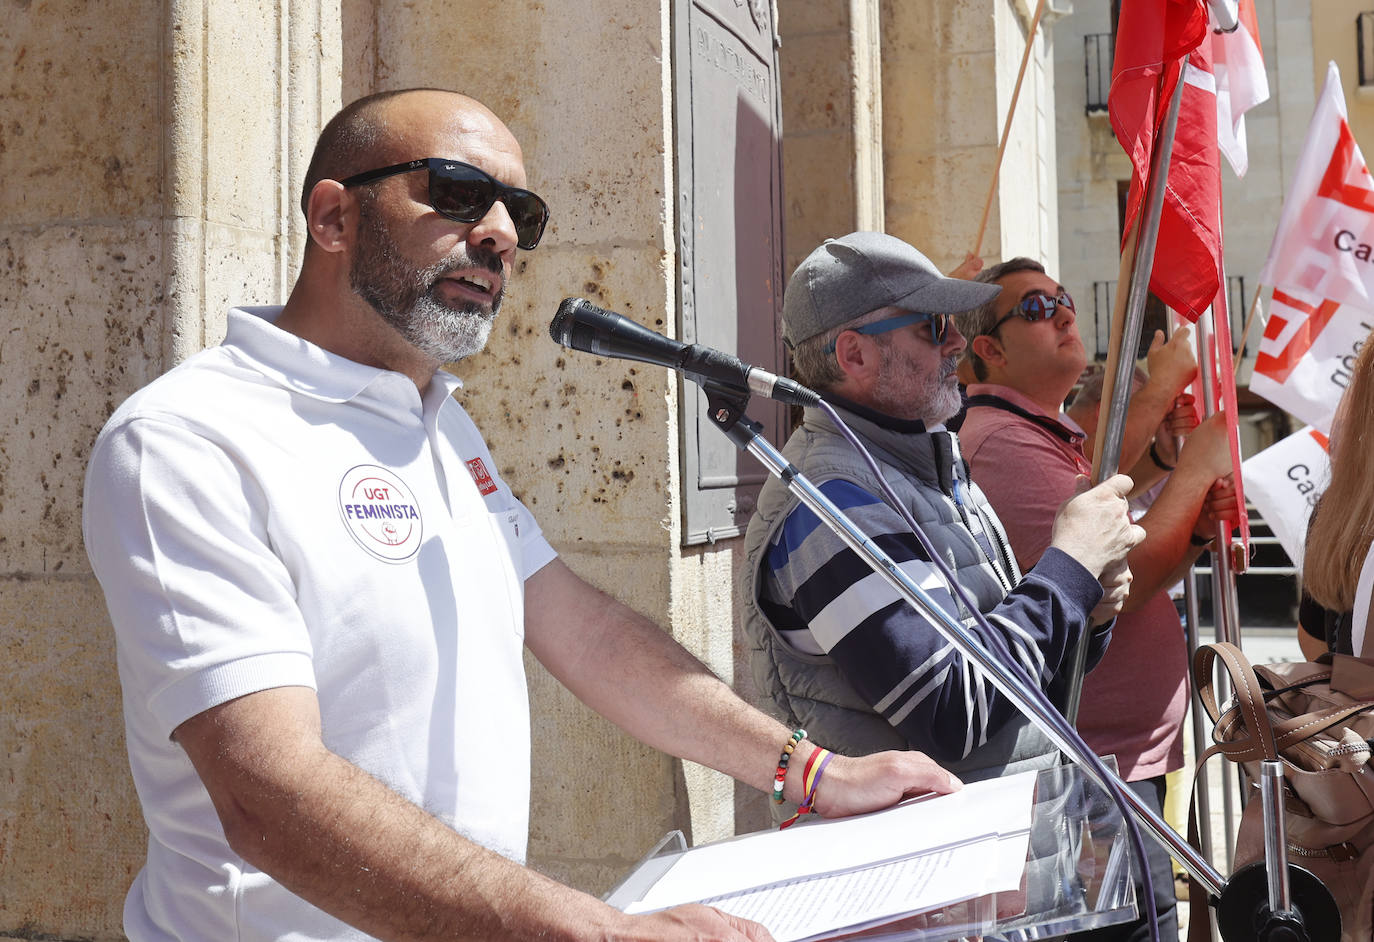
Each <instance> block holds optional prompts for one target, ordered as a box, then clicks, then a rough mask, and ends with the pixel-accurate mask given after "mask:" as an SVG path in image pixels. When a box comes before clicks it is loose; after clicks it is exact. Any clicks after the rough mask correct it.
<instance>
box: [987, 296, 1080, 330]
mask: <svg viewBox="0 0 1374 942" xmlns="http://www.w3.org/2000/svg"><path fill="white" fill-rule="evenodd" d="M1060 305H1063V306H1064V307H1066V308H1068V309H1069V312H1070V313H1075V311H1076V309H1075V308H1074V306H1073V298H1071V297H1069V293H1068V292H1067V291H1061V292H1059V293H1058V294H1056V295H1051V294H1046V293H1045V292H1043V291H1037V292H1036V293H1035V294H1032V295H1029V296H1027V297H1024V298H1022V299H1021V303H1020V304H1018V305H1016V307H1014V308H1012V311H1011V313H1010V314H1007V315H1006V316H1004V317H1003V318H1002V319H1001V320H999V321H998V322H997V323H995V324H993V325H992V326H991V327H989V328H988V331H987V332H988V333H989V334H991V333H995V332H996V330H997V328H999V327H1001V326H1002V325H1003V324H1005V323H1006V322H1007V321H1009V320H1011V319H1012V318H1013V317H1021V318H1025V319H1026V320H1028V321H1030V322H1031V323H1034V322H1035V321H1044V320H1049V319H1050V318H1051V317H1053V316H1054V312H1055V309H1056V308H1058V307H1059V306H1060Z"/></svg>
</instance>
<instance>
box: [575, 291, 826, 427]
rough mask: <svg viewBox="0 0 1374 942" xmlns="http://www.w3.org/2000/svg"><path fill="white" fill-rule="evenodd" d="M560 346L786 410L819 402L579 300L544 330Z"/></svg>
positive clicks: (763, 373) (733, 360) (731, 360)
mask: <svg viewBox="0 0 1374 942" xmlns="http://www.w3.org/2000/svg"><path fill="white" fill-rule="evenodd" d="M549 335H550V336H551V337H553V339H554V341H555V342H556V343H558V344H559V345H560V346H564V347H569V348H571V349H573V350H581V351H583V352H584V353H594V354H596V355H597V356H603V357H610V358H614V359H620V360H639V361H640V362H642V363H653V364H655V365H657V366H666V367H668V369H670V370H677V371H679V372H680V373H682V374H683V375H684V376H686V377H687V378H688V379H690V380H692V381H693V382H695V383H699V384H701V385H703V386H704V385H706V384H707V383H715V384H717V385H721V386H725V387H727V388H729V389H733V390H738V391H740V392H745V393H754V394H757V395H760V396H766V397H768V398H769V399H776V400H778V401H779V402H786V403H788V404H790V405H798V406H814V405H815V404H816V403H818V402H820V401H821V397H820V396H819V395H817V394H816V393H815V392H813V391H811V390H810V389H807V388H806V387H805V386H803V385H802V384H801V383H798V382H796V381H794V380H790V379H787V378H786V377H782V376H777V375H775V374H773V373H770V372H768V371H767V370H761V369H759V368H758V367H756V366H750V365H749V364H748V363H745V362H744V361H742V360H740V359H739V358H737V357H733V356H731V355H730V354H728V353H721V352H720V351H719V350H713V349H711V348H710V347H703V346H700V345H699V344H695V343H682V342H681V341H679V340H673V339H671V338H669V337H665V336H663V335H662V334H658V333H655V332H654V331H652V330H650V329H649V328H647V327H644V326H642V325H640V324H636V323H635V322H634V321H632V320H630V319H629V318H628V317H625V316H623V315H621V314H616V313H614V312H612V311H603V310H602V309H601V308H599V307H597V306H596V305H595V304H592V303H591V302H589V301H586V300H584V299H582V298H564V299H563V303H562V304H560V305H558V313H557V314H555V315H554V316H553V321H552V323H550V324H549Z"/></svg>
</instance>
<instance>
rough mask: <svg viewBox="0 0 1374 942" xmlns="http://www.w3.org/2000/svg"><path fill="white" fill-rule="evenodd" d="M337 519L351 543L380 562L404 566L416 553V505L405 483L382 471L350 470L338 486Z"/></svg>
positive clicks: (419, 529) (420, 527)
mask: <svg viewBox="0 0 1374 942" xmlns="http://www.w3.org/2000/svg"><path fill="white" fill-rule="evenodd" d="M339 515H340V517H341V518H342V519H343V523H344V528H345V529H346V530H348V532H349V534H351V535H352V537H353V539H354V541H355V542H356V543H357V544H358V545H359V546H361V547H362V548H363V549H364V550H366V551H367V552H368V553H369V554H371V555H372V556H375V557H376V558H378V559H380V560H382V561H383V562H388V563H404V562H408V561H410V560H411V559H413V558H414V557H415V554H416V553H417V552H418V551H419V549H420V539H421V537H422V536H423V534H424V524H423V521H422V520H421V519H420V505H419V504H418V503H417V502H416V500H415V495H414V494H412V493H411V491H410V488H408V487H406V485H405V482H404V481H402V480H401V479H400V478H399V477H397V476H396V474H395V472H392V471H389V470H387V469H386V468H379V467H377V466H376V465H375V464H360V465H358V466H357V467H354V468H350V469H349V470H348V472H347V473H346V474H345V475H344V476H343V480H342V481H340V482H339Z"/></svg>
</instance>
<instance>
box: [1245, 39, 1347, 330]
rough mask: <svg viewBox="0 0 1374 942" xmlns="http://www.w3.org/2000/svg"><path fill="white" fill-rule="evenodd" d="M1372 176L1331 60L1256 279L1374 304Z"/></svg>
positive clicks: (1321, 295)
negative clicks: (1265, 257)
mask: <svg viewBox="0 0 1374 942" xmlns="http://www.w3.org/2000/svg"><path fill="white" fill-rule="evenodd" d="M1371 243H1374V181H1371V180H1370V176H1369V170H1368V168H1367V167H1366V166H1365V162H1364V156H1363V155H1362V154H1361V153H1360V148H1359V146H1358V145H1357V144H1356V143H1355V138H1354V136H1353V135H1352V134H1351V133H1350V125H1349V124H1348V123H1347V121H1346V112H1345V95H1344V94H1343V93H1342V92H1341V77H1340V73H1339V72H1338V71H1337V69H1336V63H1334V62H1332V63H1330V64H1329V65H1327V67H1326V85H1325V87H1324V88H1323V89H1322V94H1321V98H1320V99H1318V101H1317V109H1316V111H1315V112H1313V114H1312V122H1311V123H1310V124H1309V125H1308V126H1307V145H1306V146H1305V147H1304V148H1303V152H1302V157H1300V158H1299V159H1298V167H1297V172H1296V174H1295V176H1294V178H1293V186H1292V188H1291V189H1289V191H1288V198H1287V199H1286V200H1284V203H1283V214H1282V215H1281V216H1280V217H1279V228H1278V231H1277V232H1276V233H1274V241H1273V243H1272V244H1271V245H1270V247H1269V257H1268V258H1267V259H1266V260H1265V262H1264V268H1262V269H1261V270H1260V274H1259V280H1260V284H1265V285H1273V286H1275V287H1279V288H1285V289H1296V290H1298V291H1301V292H1304V293H1305V294H1308V295H1314V296H1316V297H1319V298H1325V299H1329V300H1332V301H1336V302H1337V303H1340V304H1353V305H1356V306H1359V307H1366V308H1368V307H1374V263H1372V262H1371V260H1370V253H1371V251H1372V250H1371V248H1370V246H1371Z"/></svg>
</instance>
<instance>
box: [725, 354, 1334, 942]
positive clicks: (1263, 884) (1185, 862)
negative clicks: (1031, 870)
mask: <svg viewBox="0 0 1374 942" xmlns="http://www.w3.org/2000/svg"><path fill="white" fill-rule="evenodd" d="M701 385H702V389H703V390H704V391H705V393H706V399H707V414H708V415H709V417H710V419H711V421H712V422H713V423H714V424H715V425H716V427H717V428H719V429H720V430H721V431H722V432H724V433H725V435H726V437H727V438H729V439H730V441H732V442H733V443H734V444H735V446H736V447H737V448H739V449H741V450H742V451H747V452H749V453H750V454H751V455H753V456H754V457H755V458H757V459H758V460H759V461H760V462H762V464H763V465H764V467H765V468H767V469H768V471H769V473H771V474H773V475H774V476H775V477H777V478H778V480H780V481H781V482H782V483H783V484H784V485H785V486H786V487H787V489H788V490H789V491H790V492H791V493H792V494H793V495H794V496H796V497H797V498H798V499H799V500H801V502H802V503H803V504H805V505H806V506H807V507H809V508H810V509H811V510H812V511H813V512H814V513H815V514H816V516H817V517H819V518H820V519H821V520H822V521H823V522H824V523H825V524H826V526H827V527H829V529H830V530H831V531H833V532H834V533H835V535H836V536H838V537H839V538H840V539H841V540H843V541H844V543H845V545H846V546H848V547H849V548H850V549H851V550H853V551H854V552H855V553H856V554H858V556H859V557H860V558H861V559H862V560H863V561H864V562H866V563H867V564H868V565H869V567H870V568H871V569H872V570H873V571H874V572H875V573H877V574H878V575H879V576H881V577H882V578H883V579H884V580H885V581H886V582H887V583H888V584H889V585H891V586H892V587H893V588H894V589H895V590H896V591H897V592H898V593H900V594H901V595H902V597H903V598H904V599H906V601H907V602H908V603H909V604H910V605H911V606H912V607H913V608H914V609H916V611H918V612H920V613H921V614H922V615H923V616H924V617H925V618H926V620H927V621H928V622H929V623H930V624H932V625H933V626H934V627H935V628H936V630H937V631H939V632H940V634H941V635H943V636H944V638H945V640H947V641H948V642H949V643H950V644H952V645H953V646H954V648H955V649H956V650H958V652H959V653H960V654H961V655H963V656H964V657H965V658H966V659H967V660H968V661H970V662H971V663H973V664H975V665H976V666H977V667H978V669H979V670H980V671H982V672H983V674H984V676H986V677H987V678H988V679H989V680H990V681H991V682H992V684H993V686H994V687H996V688H997V689H998V690H999V691H1000V692H1001V693H1002V694H1003V695H1005V696H1006V697H1007V698H1008V699H1009V700H1011V701H1012V703H1014V704H1015V705H1016V706H1017V707H1018V708H1019V709H1020V710H1021V712H1022V713H1024V714H1025V715H1026V716H1027V717H1029V718H1030V719H1031V720H1033V721H1034V722H1035V724H1036V725H1037V726H1038V727H1039V728H1040V729H1041V730H1042V731H1043V732H1044V733H1045V735H1046V736H1048V737H1049V739H1050V741H1051V742H1053V743H1054V744H1055V745H1056V746H1057V747H1058V748H1059V749H1060V751H1062V752H1063V753H1064V754H1065V755H1067V756H1069V758H1070V759H1072V760H1073V762H1074V764H1075V765H1077V766H1079V767H1080V768H1081V769H1082V770H1084V771H1085V772H1086V773H1087V774H1088V775H1089V777H1091V778H1092V779H1093V780H1094V781H1095V782H1096V783H1097V784H1098V785H1099V786H1100V787H1101V788H1102V789H1103V790H1104V791H1107V792H1108V793H1111V792H1113V791H1114V790H1119V791H1120V792H1121V794H1122V796H1123V797H1124V798H1125V800H1126V803H1127V804H1128V805H1129V806H1130V810H1131V812H1132V813H1133V814H1134V816H1135V818H1136V820H1137V821H1138V822H1139V823H1140V824H1141V825H1143V826H1144V828H1145V830H1146V831H1147V832H1148V833H1149V834H1150V835H1151V837H1152V838H1153V839H1154V840H1155V841H1157V842H1158V843H1159V844H1160V845H1162V846H1163V847H1164V848H1165V849H1166V850H1168V851H1169V853H1170V854H1172V855H1173V857H1174V858H1175V859H1176V860H1178V862H1179V863H1180V864H1181V865H1182V866H1183V868H1184V869H1185V870H1187V871H1188V873H1189V874H1191V875H1192V876H1193V878H1194V879H1195V880H1197V882H1198V883H1199V884H1201V885H1202V887H1203V888H1204V889H1206V891H1207V893H1208V897H1209V903H1211V904H1212V905H1214V906H1218V908H1219V909H1221V910H1223V911H1225V912H1232V913H1236V912H1242V913H1245V914H1246V915H1247V916H1248V915H1249V914H1250V913H1251V912H1252V911H1253V912H1254V913H1255V917H1256V918H1255V919H1254V921H1253V922H1252V923H1251V924H1250V925H1248V926H1245V928H1244V929H1242V930H1241V934H1238V935H1234V936H1233V935H1230V934H1225V932H1224V936H1223V937H1224V938H1226V939H1228V942H1229V940H1231V939H1235V940H1240V939H1258V940H1262V942H1281V940H1282V942H1290V940H1291V942H1309V940H1310V942H1325V940H1326V939H1328V938H1329V939H1331V940H1332V942H1334V940H1335V939H1337V938H1338V937H1339V935H1340V928H1339V916H1337V919H1336V929H1335V935H1334V936H1327V935H1325V934H1322V933H1321V932H1316V933H1309V931H1308V929H1307V927H1305V926H1304V924H1303V920H1302V917H1301V915H1299V914H1298V913H1297V912H1296V911H1293V913H1292V915H1293V916H1294V917H1296V918H1288V917H1289V913H1288V912H1287V911H1285V912H1281V913H1278V914H1277V916H1278V917H1282V918H1269V919H1267V920H1266V919H1265V918H1264V917H1265V916H1266V915H1268V909H1269V907H1268V906H1267V905H1266V903H1265V900H1266V899H1267V896H1266V893H1267V888H1268V882H1269V881H1267V880H1264V879H1261V880H1260V881H1259V885H1258V891H1256V887H1255V885H1254V881H1253V880H1252V881H1239V882H1240V883H1244V884H1245V885H1244V886H1240V885H1237V886H1236V887H1229V886H1228V882H1227V881H1226V880H1225V879H1224V878H1223V877H1222V876H1221V874H1220V873H1219V872H1218V871H1217V870H1216V869H1215V868H1214V867H1213V866H1212V865H1211V863H1209V862H1208V861H1207V859H1206V858H1204V857H1203V856H1202V855H1201V854H1199V853H1198V852H1197V851H1196V850H1195V849H1194V848H1193V847H1192V846H1191V845H1190V844H1189V843H1188V842H1187V840H1186V839H1184V838H1183V837H1181V836H1180V835H1179V834H1178V833H1177V832H1176V831H1174V829H1173V828H1171V827H1170V826H1169V825H1168V824H1167V823H1166V822H1165V821H1164V820H1163V819H1162V818H1160V817H1159V815H1157V814H1155V812H1154V811H1153V810H1152V809H1151V808H1149V807H1148V806H1147V805H1145V804H1144V803H1143V801H1142V800H1141V799H1140V797H1139V796H1138V795H1136V794H1135V792H1133V791H1131V790H1130V789H1129V788H1127V787H1126V786H1125V783H1123V782H1122V781H1121V780H1120V779H1119V778H1117V777H1116V776H1115V775H1113V774H1112V773H1111V772H1110V771H1108V770H1105V769H1101V768H1099V763H1098V762H1097V761H1096V757H1095V756H1093V755H1092V754H1091V753H1089V752H1087V750H1086V749H1085V748H1084V747H1083V746H1082V745H1080V744H1079V743H1076V742H1073V741H1071V740H1069V739H1068V738H1067V737H1065V736H1063V735H1062V734H1061V733H1060V732H1059V730H1058V728H1057V726H1056V723H1055V722H1054V721H1053V719H1052V718H1051V716H1050V713H1049V712H1047V710H1051V709H1053V708H1052V707H1049V706H1048V705H1047V704H1045V703H1044V702H1043V701H1042V699H1041V698H1040V697H1038V696H1037V695H1036V694H1033V693H1031V692H1030V691H1029V690H1028V689H1027V687H1026V686H1025V683H1024V681H1023V680H1022V679H1021V678H1020V677H1019V676H1017V674H1016V673H1014V672H1013V671H1012V670H1011V669H1010V668H1008V667H1007V666H1006V665H1005V664H1003V663H1002V662H1001V661H999V660H997V659H996V658H994V657H993V656H991V655H990V654H989V653H988V652H987V651H986V650H985V649H984V648H983V646H982V644H980V643H979V641H978V640H977V639H976V637H975V636H974V635H973V634H972V633H971V632H969V630H968V629H967V628H965V627H964V625H963V624H962V623H961V622H959V621H958V620H956V619H955V618H953V617H952V616H951V615H950V614H949V613H948V612H947V611H945V609H944V608H942V607H941V606H940V605H939V604H938V603H937V602H935V600H934V599H932V598H931V597H930V596H929V595H928V594H927V593H926V591H925V590H924V589H922V588H921V587H920V586H919V585H918V584H917V583H915V582H914V581H912V579H911V578H910V577H909V576H907V575H906V574H905V573H904V572H902V570H901V569H900V568H899V567H898V565H897V563H895V562H894V561H893V560H892V558H891V557H890V556H888V555H887V554H886V553H884V552H883V551H882V549H880V548H879V547H878V545H877V544H876V543H874V542H873V540H872V539H870V538H869V537H868V536H867V535H866V534H864V533H863V531H862V530H860V529H859V528H858V527H857V526H856V525H855V524H854V523H853V522H852V521H851V520H850V519H849V518H848V517H847V516H845V514H844V512H843V511H841V510H840V509H839V508H838V507H837V506H835V504H834V503H833V502H831V500H830V499H829V498H828V497H826V496H825V495H824V494H823V493H822V492H821V491H820V489H819V488H817V487H816V486H815V485H813V484H812V483H811V482H810V481H809V480H807V478H806V476H805V475H803V474H802V473H801V471H800V470H799V469H798V468H797V467H796V466H795V465H792V464H791V463H789V462H788V461H787V459H786V458H784V457H783V456H782V454H781V453H780V452H779V451H778V450H777V449H776V448H774V447H773V446H772V444H771V443H769V442H768V440H767V439H766V438H765V437H764V436H763V434H762V432H763V427H762V426H761V425H759V424H758V423H757V422H755V421H753V420H752V419H750V418H749V417H748V416H746V415H745V414H744V409H745V407H746V405H747V404H748V402H749V398H750V396H749V393H748V392H747V391H742V390H740V389H739V388H737V387H732V386H729V385H727V384H724V383H718V382H714V381H706V382H703V383H702V384H701ZM1104 776H1105V778H1104ZM1113 784H1114V785H1115V786H1116V787H1115V789H1114V788H1113V787H1112V786H1113ZM1288 871H1289V875H1290V876H1294V877H1296V878H1297V880H1299V881H1301V882H1302V884H1303V886H1304V887H1305V889H1306V892H1307V893H1308V894H1309V896H1312V895H1315V896H1320V895H1321V894H1326V899H1327V901H1328V902H1329V900H1330V895H1329V893H1328V892H1327V891H1326V889H1325V887H1324V886H1322V885H1321V883H1320V881H1317V880H1316V878H1315V877H1313V876H1312V875H1311V874H1310V873H1309V872H1308V871H1305V870H1303V869H1302V868H1300V867H1296V866H1292V865H1290V866H1289V868H1288ZM1262 876H1263V875H1262V874H1261V877H1262ZM1313 882H1315V883H1316V886H1315V887H1313V886H1311V883H1313ZM1228 889H1231V890H1233V892H1231V893H1229V894H1228V892H1227V891H1228ZM1256 892H1258V897H1259V900H1258V902H1257V903H1256V904H1255V905H1254V906H1253V907H1252V905H1251V900H1252V898H1253V897H1255V896H1256ZM1241 894H1243V897H1242V895H1241ZM1334 905H1335V904H1334V903H1330V907H1331V908H1334ZM1316 908H1318V909H1320V908H1321V907H1320V905H1318V906H1317V907H1316ZM1319 915H1320V914H1319ZM1236 921H1238V922H1241V923H1247V922H1250V920H1249V919H1248V918H1246V919H1239V920H1236ZM1316 922H1317V924H1318V925H1315V926H1313V927H1312V928H1313V929H1326V928H1327V924H1325V923H1324V922H1323V920H1322V919H1318V920H1316ZM1222 928H1223V931H1224V930H1225V929H1226V926H1223V927H1222Z"/></svg>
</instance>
